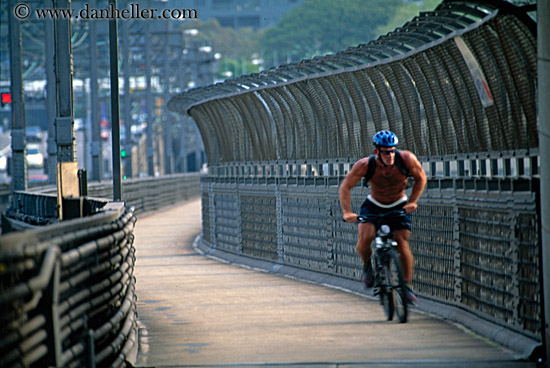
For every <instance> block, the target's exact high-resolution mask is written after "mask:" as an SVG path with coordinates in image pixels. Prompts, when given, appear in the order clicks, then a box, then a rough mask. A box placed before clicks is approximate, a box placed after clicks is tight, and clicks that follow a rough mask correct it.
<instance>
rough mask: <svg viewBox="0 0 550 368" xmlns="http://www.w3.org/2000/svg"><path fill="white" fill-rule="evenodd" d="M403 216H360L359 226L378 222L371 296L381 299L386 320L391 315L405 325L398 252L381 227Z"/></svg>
mask: <svg viewBox="0 0 550 368" xmlns="http://www.w3.org/2000/svg"><path fill="white" fill-rule="evenodd" d="M395 215H398V216H401V215H404V211H402V210H400V211H390V212H388V213H386V214H383V215H376V216H370V217H364V216H360V217H358V221H359V222H367V220H368V219H369V218H371V219H375V220H377V221H379V222H380V228H379V229H378V230H377V232H376V236H375V238H374V241H373V243H372V250H373V254H374V257H371V261H372V262H373V270H374V272H375V286H374V295H376V296H378V297H379V298H380V302H381V304H382V306H383V307H384V310H385V312H386V316H387V318H388V320H390V321H391V320H392V319H393V316H394V313H396V314H397V317H398V319H399V321H400V322H401V323H405V322H406V321H407V315H408V312H407V299H406V294H405V286H404V279H403V272H402V270H401V264H400V261H399V256H398V252H397V250H396V249H397V242H396V241H394V240H393V239H392V232H391V229H390V227H389V226H388V225H387V224H385V223H384V220H385V218H387V217H389V216H395Z"/></svg>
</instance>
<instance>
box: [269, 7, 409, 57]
mask: <svg viewBox="0 0 550 368" xmlns="http://www.w3.org/2000/svg"><path fill="white" fill-rule="evenodd" d="M404 4H405V3H404V2H403V0H306V1H304V2H303V3H302V4H301V5H300V6H297V7H295V8H293V9H292V10H291V11H290V12H289V13H287V14H286V15H285V16H283V18H282V19H281V20H280V21H279V23H278V24H277V25H276V26H275V27H272V28H270V29H268V30H266V31H265V33H264V35H263V36H262V38H261V42H260V44H261V47H262V49H263V50H264V52H263V54H264V59H265V60H266V62H267V63H268V64H277V63H279V64H281V63H284V62H287V61H288V60H289V59H291V60H293V61H299V60H301V59H303V58H310V57H313V56H316V55H324V54H327V53H334V52H337V51H340V50H344V49H346V48H348V47H350V46H357V45H358V44H361V43H367V42H369V41H370V40H372V39H375V38H376V36H378V29H379V28H380V27H382V26H383V25H386V24H388V22H390V20H391V19H392V18H393V15H394V14H395V13H396V11H397V10H398V9H399V8H400V7H401V6H403V5H404Z"/></svg>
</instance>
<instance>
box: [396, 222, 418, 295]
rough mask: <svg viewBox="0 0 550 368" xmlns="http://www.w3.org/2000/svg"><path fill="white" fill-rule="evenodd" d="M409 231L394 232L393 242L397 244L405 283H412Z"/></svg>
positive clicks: (412, 260)
mask: <svg viewBox="0 0 550 368" xmlns="http://www.w3.org/2000/svg"><path fill="white" fill-rule="evenodd" d="M410 237H411V231H410V230H407V229H401V230H395V231H394V232H393V240H395V241H396V242H397V251H398V252H399V258H400V260H401V268H402V269H403V274H404V277H405V282H407V283H409V284H410V283H412V278H413V264H414V259H413V255H412V253H411V250H410V249H409V238H410Z"/></svg>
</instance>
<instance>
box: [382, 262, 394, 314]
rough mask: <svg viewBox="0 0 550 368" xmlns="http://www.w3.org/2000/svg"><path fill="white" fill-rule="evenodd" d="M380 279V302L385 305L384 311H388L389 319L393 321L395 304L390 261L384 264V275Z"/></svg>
mask: <svg viewBox="0 0 550 368" xmlns="http://www.w3.org/2000/svg"><path fill="white" fill-rule="evenodd" d="M380 281H381V283H380V292H379V293H380V303H381V304H382V307H384V312H385V313H386V317H387V318H388V321H391V320H392V319H393V313H394V310H395V306H394V298H393V295H392V287H391V269H390V267H389V264H388V263H384V264H383V265H382V275H381V280H380Z"/></svg>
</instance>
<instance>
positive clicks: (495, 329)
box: [193, 235, 541, 360]
mask: <svg viewBox="0 0 550 368" xmlns="http://www.w3.org/2000/svg"><path fill="white" fill-rule="evenodd" d="M193 248H194V249H195V250H196V251H197V252H198V253H200V254H202V255H205V256H207V257H210V258H213V259H217V260H219V261H221V262H225V263H229V264H232V265H236V266H241V267H247V268H251V269H255V270H258V271H262V272H268V273H276V274H280V275H282V276H286V277H291V278H295V279H298V280H301V281H306V282H310V283H313V284H318V285H322V286H327V287H331V288H335V289H339V290H343V291H345V292H351V293H354V294H358V295H361V296H364V297H368V298H372V299H374V296H372V294H371V293H370V292H367V291H366V290H365V289H364V288H363V286H362V284H361V283H360V282H359V281H353V280H349V279H344V278H341V277H337V276H333V275H329V274H323V273H319V272H315V271H310V270H306V269H301V268H297V267H292V266H288V265H283V264H279V263H274V262H270V261H266V260H262V259H258V258H253V257H248V256H245V255H242V254H236V253H232V252H229V251H227V250H220V249H216V248H211V247H210V246H208V245H207V244H206V243H205V242H203V241H202V235H198V236H197V237H196V238H195V240H194V241H193ZM414 311H415V312H421V313H427V314H431V315H434V316H437V317H439V318H442V319H444V320H448V321H451V322H454V323H458V324H459V325H462V326H464V327H466V328H467V329H469V330H471V331H473V332H474V333H476V334H478V335H480V336H482V337H484V338H487V339H489V340H492V341H494V342H496V343H498V344H500V345H502V346H504V347H505V348H507V349H510V350H512V351H513V352H514V353H515V354H516V359H518V360H529V358H530V357H531V356H532V355H533V353H534V352H535V349H537V348H540V347H541V343H540V342H538V341H536V340H533V339H530V338H528V337H526V336H524V335H522V334H519V333H516V332H514V331H511V330H508V329H505V328H503V327H501V326H499V325H496V324H494V323H491V322H490V321H487V320H485V319H483V318H481V317H478V316H476V315H475V314H473V313H470V312H467V311H465V310H462V309H460V308H457V307H454V306H451V305H447V304H443V303H438V302H435V301H431V300H428V299H425V298H422V297H421V296H420V297H419V298H418V306H417V307H416V308H415V309H414Z"/></svg>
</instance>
